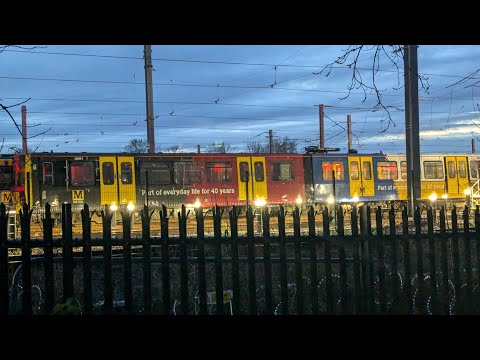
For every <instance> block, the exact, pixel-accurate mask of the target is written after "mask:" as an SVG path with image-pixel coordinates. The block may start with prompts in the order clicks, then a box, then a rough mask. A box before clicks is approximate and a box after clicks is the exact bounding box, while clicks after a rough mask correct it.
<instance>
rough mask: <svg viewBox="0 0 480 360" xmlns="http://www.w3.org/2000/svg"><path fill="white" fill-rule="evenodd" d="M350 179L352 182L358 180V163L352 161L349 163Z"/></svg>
mask: <svg viewBox="0 0 480 360" xmlns="http://www.w3.org/2000/svg"><path fill="white" fill-rule="evenodd" d="M350 178H351V179H352V180H358V179H359V172H358V161H352V162H351V163H350Z"/></svg>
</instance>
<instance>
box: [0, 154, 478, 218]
mask: <svg viewBox="0 0 480 360" xmlns="http://www.w3.org/2000/svg"><path fill="white" fill-rule="evenodd" d="M1 161H3V165H2V163H1ZM1 161H0V170H1V171H2V173H1V174H3V175H0V183H1V187H2V188H1V192H2V194H1V196H2V199H1V200H2V202H4V203H6V204H7V205H10V207H15V209H16V210H18V209H19V208H20V206H21V205H22V204H23V203H24V202H27V203H28V204H30V206H33V208H34V209H35V208H37V209H41V208H43V207H44V206H45V204H46V203H49V204H50V205H51V207H52V208H51V209H52V212H53V213H57V214H58V213H60V212H61V206H62V204H63V203H65V202H68V203H71V204H72V210H73V212H79V210H80V209H82V208H83V205H84V203H87V204H88V205H89V206H90V209H92V210H101V209H103V208H105V207H106V206H108V207H109V208H110V209H111V210H113V211H120V210H122V209H126V210H130V211H137V210H138V209H141V208H143V206H144V204H146V203H148V205H149V208H150V209H159V208H160V207H161V206H162V205H163V204H164V205H165V206H166V207H167V208H169V209H178V208H180V206H181V204H185V205H186V206H187V207H192V208H193V207H199V206H202V207H203V208H208V207H212V206H214V205H219V206H222V207H226V206H232V205H236V206H245V205H247V203H248V204H249V205H252V206H253V205H255V206H264V205H268V206H275V205H280V204H281V205H285V206H295V205H302V206H303V205H316V204H325V203H329V202H332V199H333V201H335V202H336V203H342V204H343V203H346V204H349V203H354V202H355V203H357V202H358V203H362V202H366V203H377V202H385V201H405V200H406V198H407V196H406V195H407V194H406V192H407V166H406V159H405V155H386V154H383V153H375V154H356V153H355V154H353V153H347V154H338V153H306V154H248V153H236V154H233V153H226V154H188V153H177V154H165V153H157V154H129V153H32V154H27V155H15V156H13V157H12V158H11V159H7V158H5V159H4V160H1ZM420 161H421V164H420V165H421V166H420V167H421V199H423V200H425V201H428V199H429V197H431V196H432V194H435V196H437V197H438V198H441V197H443V198H446V197H448V199H449V200H451V201H465V193H464V192H465V191H466V190H468V189H470V188H471V187H472V186H473V185H474V184H475V182H477V181H478V180H479V163H480V156H479V155H475V154H455V155H450V154H423V155H422V156H421V159H420Z"/></svg>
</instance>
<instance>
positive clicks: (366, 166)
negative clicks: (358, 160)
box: [363, 161, 372, 180]
mask: <svg viewBox="0 0 480 360" xmlns="http://www.w3.org/2000/svg"><path fill="white" fill-rule="evenodd" d="M363 178H364V179H365V180H372V164H371V163H370V161H364V162H363Z"/></svg>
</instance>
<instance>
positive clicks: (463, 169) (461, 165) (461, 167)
mask: <svg viewBox="0 0 480 360" xmlns="http://www.w3.org/2000/svg"><path fill="white" fill-rule="evenodd" d="M458 176H460V177H461V178H462V179H465V178H466V177H467V164H466V163H465V160H460V161H459V162H458Z"/></svg>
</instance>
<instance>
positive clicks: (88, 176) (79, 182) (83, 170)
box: [70, 161, 95, 186]
mask: <svg viewBox="0 0 480 360" xmlns="http://www.w3.org/2000/svg"><path fill="white" fill-rule="evenodd" d="M70 173H71V180H70V181H71V184H72V185H73V186H93V185H95V171H94V166H93V162H90V161H88V162H72V163H71V164H70Z"/></svg>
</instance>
